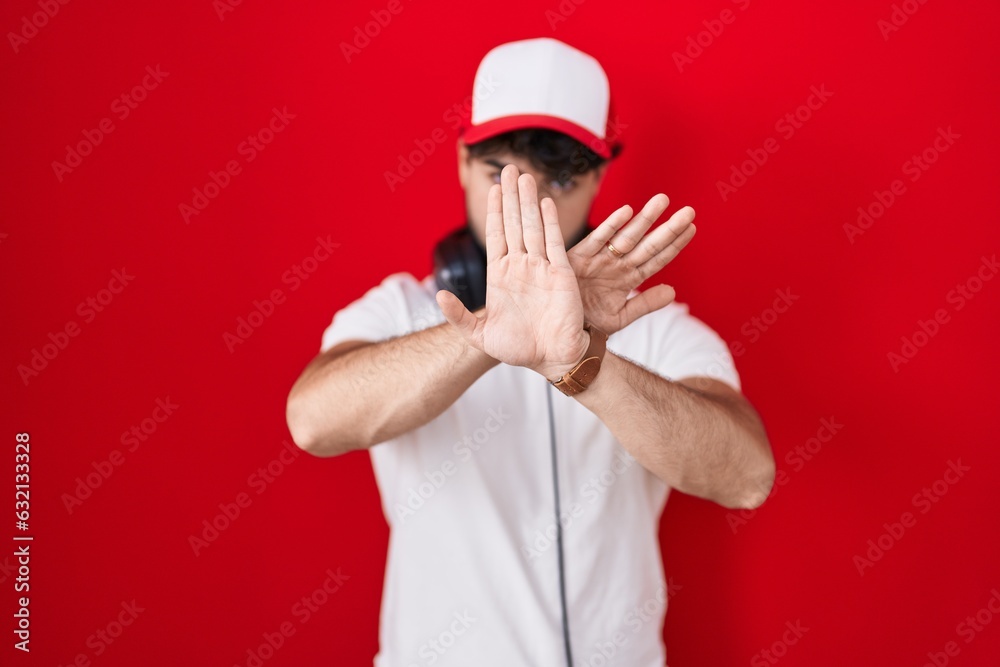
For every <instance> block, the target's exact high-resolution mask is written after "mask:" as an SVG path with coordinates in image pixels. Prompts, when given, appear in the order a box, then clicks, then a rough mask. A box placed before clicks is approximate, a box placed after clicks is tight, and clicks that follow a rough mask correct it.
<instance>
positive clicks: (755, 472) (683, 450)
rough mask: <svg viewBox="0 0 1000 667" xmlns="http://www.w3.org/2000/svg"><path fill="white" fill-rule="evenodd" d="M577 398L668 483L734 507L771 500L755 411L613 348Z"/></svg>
mask: <svg viewBox="0 0 1000 667" xmlns="http://www.w3.org/2000/svg"><path fill="white" fill-rule="evenodd" d="M576 399H577V400H578V401H579V402H580V403H581V404H583V405H584V406H586V407H587V408H588V409H590V410H591V411H592V412H594V413H595V414H596V415H597V416H598V417H599V418H600V419H601V420H602V421H603V422H604V423H605V424H606V425H607V426H608V428H609V429H610V430H611V432H612V433H613V434H614V435H615V437H616V438H617V439H618V440H619V441H620V442H621V443H622V445H623V446H624V447H625V448H626V449H627V450H628V451H629V452H630V453H631V454H632V456H634V457H635V459H636V460H637V461H638V462H639V463H640V464H642V465H643V466H644V467H645V468H646V469H648V470H649V471H651V472H652V473H653V474H655V475H656V476H657V477H659V478H660V479H662V480H663V481H664V482H666V483H667V484H668V485H670V486H671V487H673V488H676V489H678V490H680V491H682V492H684V493H688V494H691V495H694V496H698V497H701V498H705V499H708V500H712V501H715V502H717V503H719V504H720V505H723V506H725V507H729V508H744V507H746V508H752V507H757V506H758V505H760V504H761V503H762V502H763V501H764V499H765V498H766V497H767V493H768V491H769V490H770V488H771V484H772V483H773V478H774V459H773V455H772V454H771V449H770V445H769V444H768V441H767V436H766V434H765V433H764V429H763V425H762V424H761V423H760V420H759V419H758V418H757V416H756V414H753V413H752V412H753V411H752V410H744V409H741V408H740V407H738V406H737V405H735V404H734V403H731V402H729V401H726V400H724V399H721V398H717V397H714V396H709V395H708V394H704V393H701V392H699V391H697V390H695V389H691V388H689V387H686V386H684V385H682V384H679V383H677V382H672V381H670V380H666V379H665V378H662V377H660V376H658V375H656V374H654V373H651V372H650V371H648V370H646V369H644V368H642V367H640V366H638V365H636V364H634V363H633V362H631V361H628V360H626V359H623V358H621V357H618V356H616V355H614V354H612V353H611V352H610V351H609V352H608V353H607V354H606V355H605V358H604V362H603V363H602V366H601V371H600V373H599V374H598V376H597V378H596V379H595V380H594V381H593V383H592V384H591V385H590V387H589V388H588V389H587V390H586V391H584V392H582V393H580V394H577V396H576Z"/></svg>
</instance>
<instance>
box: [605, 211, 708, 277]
mask: <svg viewBox="0 0 1000 667" xmlns="http://www.w3.org/2000/svg"><path fill="white" fill-rule="evenodd" d="M693 221H694V209H693V208H691V207H690V206H685V207H684V208H682V209H680V210H679V211H677V212H676V213H674V214H673V215H672V216H670V219H669V220H667V221H666V222H665V223H663V224H662V225H660V226H659V227H657V228H656V229H654V230H653V231H651V232H650V233H649V234H646V236H645V237H643V238H642V240H641V241H639V243H638V245H636V247H635V248H633V249H632V252H631V253H629V260H630V261H631V262H632V265H633V266H638V265H640V264H642V263H643V262H646V261H648V260H649V259H651V258H653V257H655V256H656V255H658V254H659V253H660V252H661V251H663V250H664V249H666V248H667V246H669V245H670V244H671V243H673V242H674V240H675V239H676V238H677V237H679V236H680V235H681V234H683V233H684V230H686V229H687V228H688V226H690V225H691V223H692V222H693ZM615 247H617V246H615Z"/></svg>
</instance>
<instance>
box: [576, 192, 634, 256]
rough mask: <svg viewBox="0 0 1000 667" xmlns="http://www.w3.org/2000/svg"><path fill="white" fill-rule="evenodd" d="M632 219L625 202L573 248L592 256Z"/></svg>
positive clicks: (629, 207) (584, 254)
mask: <svg viewBox="0 0 1000 667" xmlns="http://www.w3.org/2000/svg"><path fill="white" fill-rule="evenodd" d="M631 219H632V207H631V206H629V205H628V204H625V205H624V206H622V207H621V208H620V209H618V210H617V211H615V212H614V213H612V214H611V215H609V216H608V217H607V218H606V219H605V220H604V222H602V223H601V224H599V225H598V226H597V229H595V230H594V231H592V232H590V233H589V234H587V238H585V239H583V240H582V241H580V243H578V244H577V245H575V246H573V249H574V250H576V249H577V248H579V250H578V251H577V252H580V253H581V254H583V256H584V257H593V256H594V255H596V254H597V253H599V252H600V251H601V249H602V248H604V244H605V243H607V242H608V241H609V240H611V237H612V236H614V235H615V232H617V231H618V230H619V229H621V228H622V226H623V225H624V224H625V223H626V222H628V221H629V220H631Z"/></svg>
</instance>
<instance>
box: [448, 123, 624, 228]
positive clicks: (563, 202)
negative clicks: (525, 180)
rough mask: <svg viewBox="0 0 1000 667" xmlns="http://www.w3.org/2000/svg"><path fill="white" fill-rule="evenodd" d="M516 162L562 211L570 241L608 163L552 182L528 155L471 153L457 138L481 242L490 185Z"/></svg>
mask: <svg viewBox="0 0 1000 667" xmlns="http://www.w3.org/2000/svg"><path fill="white" fill-rule="evenodd" d="M508 164H513V165H515V166H516V167H517V168H518V171H520V172H521V173H522V174H531V176H532V177H533V178H534V179H535V185H536V186H537V187H538V201H539V202H541V200H542V199H543V198H545V197H550V198H551V199H552V201H553V202H554V203H555V205H556V210H557V211H558V213H559V227H560V228H561V229H562V235H563V239H564V240H565V241H566V242H567V243H568V242H569V241H570V240H571V239H573V238H575V237H576V236H577V235H578V234H579V233H580V231H581V230H582V229H583V227H584V226H585V225H586V224H587V216H588V215H589V214H590V205H591V204H592V203H593V201H594V197H596V196H597V192H598V190H600V187H601V179H602V178H603V177H604V170H605V168H606V166H607V163H605V164H603V165H601V166H600V167H598V168H596V169H592V170H590V171H588V172H587V173H586V174H580V173H575V172H574V173H573V174H572V175H571V176H570V178H569V179H568V180H567V181H566V183H565V184H564V185H560V184H559V183H558V182H553V181H552V180H551V179H550V178H549V177H547V176H545V175H544V174H543V173H542V172H540V171H538V170H537V169H535V167H533V166H532V164H531V162H529V161H528V160H527V159H526V158H524V157H522V156H520V155H515V154H513V153H496V154H493V155H485V156H482V157H472V156H471V155H469V149H468V148H467V147H466V145H465V144H464V143H462V140H461V139H460V140H459V141H458V180H459V182H460V183H461V184H462V188H463V189H464V190H465V209H466V214H467V215H468V218H469V226H470V227H471V229H472V232H473V234H475V235H476V238H477V239H478V240H479V242H480V243H481V244H482V245H483V247H486V198H487V195H488V194H489V191H490V186H492V185H493V184H494V183H499V182H500V172H501V170H503V168H504V167H505V166H506V165H508Z"/></svg>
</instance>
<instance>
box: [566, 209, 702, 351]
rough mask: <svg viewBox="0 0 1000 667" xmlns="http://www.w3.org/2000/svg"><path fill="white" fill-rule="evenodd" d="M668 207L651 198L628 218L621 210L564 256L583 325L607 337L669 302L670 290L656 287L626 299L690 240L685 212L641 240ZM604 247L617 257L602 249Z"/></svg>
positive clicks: (691, 216) (688, 215) (688, 213)
mask: <svg viewBox="0 0 1000 667" xmlns="http://www.w3.org/2000/svg"><path fill="white" fill-rule="evenodd" d="M669 203H670V200H669V199H668V198H667V196H666V195H665V194H658V195H654V196H653V198H652V199H650V200H649V201H648V202H647V203H646V205H645V206H644V207H643V209H642V211H640V212H639V215H637V216H635V217H634V218H633V217H632V207H630V206H628V205H627V204H626V205H625V206H622V207H621V208H620V209H618V210H617V211H615V212H614V213H612V214H611V215H610V216H608V218H607V220H605V221H604V222H602V223H601V224H600V225H598V227H597V229H595V230H594V231H592V232H591V233H590V234H589V235H587V237H586V238H585V239H583V240H582V241H580V242H579V243H578V244H576V245H575V246H573V248H572V249H571V250H570V251H569V253H568V258H569V263H570V266H572V267H573V272H574V273H575V274H576V277H577V280H578V281H579V285H580V295H581V298H582V299H583V308H584V311H585V312H586V317H587V321H588V322H590V323H591V324H593V325H594V326H596V327H597V328H598V329H600V330H602V331H604V332H605V333H607V334H608V335H611V334H613V333H614V332H616V331H618V330H620V329H624V328H625V327H627V326H628V325H629V324H631V323H632V322H634V321H635V320H637V319H639V318H640V317H642V316H643V315H646V314H648V313H651V312H653V311H654V310H659V309H660V308H663V307H664V306H666V305H667V304H669V303H670V302H671V301H673V300H674V296H675V294H674V289H673V288H672V287H671V286H670V285H656V286H655V287H652V288H650V289H648V290H646V291H644V292H642V293H640V294H638V295H636V296H634V297H633V298H631V299H629V298H628V295H629V293H631V291H632V290H633V289H635V288H636V287H638V286H639V285H641V284H642V282H643V281H644V280H646V279H647V278H649V277H650V276H652V275H653V274H655V273H656V272H657V271H659V270H660V269H662V268H663V267H664V266H666V265H667V264H668V263H669V262H670V261H671V260H672V259H673V258H674V257H676V256H677V254H678V253H680V251H681V250H682V249H683V248H684V246H686V245H687V244H688V242H689V241H690V240H691V238H692V237H693V236H694V233H695V226H694V223H693V222H692V221H693V220H694V209H693V208H691V207H690V206H685V207H684V208H682V209H680V210H679V211H677V212H676V213H674V214H673V215H672V216H670V219H669V220H667V222H665V223H663V224H662V225H660V226H659V227H657V228H656V229H655V230H653V231H652V232H651V233H650V234H646V230H648V229H649V228H650V226H651V225H652V224H653V223H654V222H655V221H656V219H657V218H658V217H660V215H661V214H662V213H663V212H664V211H665V210H666V209H667V205H668V204H669ZM630 219H631V222H629V220H630ZM626 223H628V224H627V225H626ZM609 241H610V243H611V245H612V246H614V248H615V250H617V251H618V252H620V253H621V254H622V256H621V257H618V256H616V255H615V254H614V253H612V252H611V250H610V249H609V248H608V247H607V244H608V242H609Z"/></svg>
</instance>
